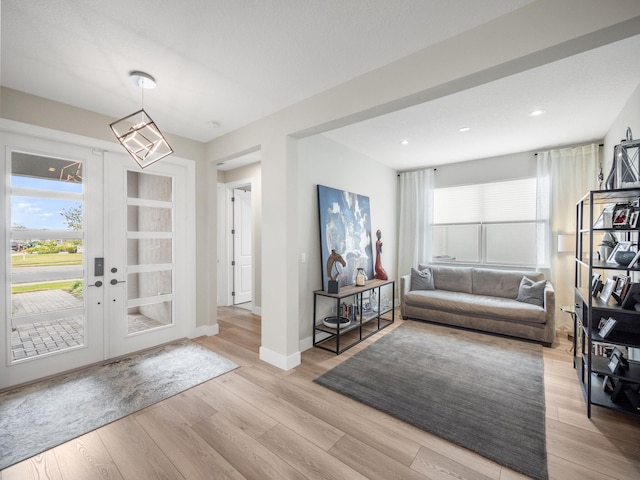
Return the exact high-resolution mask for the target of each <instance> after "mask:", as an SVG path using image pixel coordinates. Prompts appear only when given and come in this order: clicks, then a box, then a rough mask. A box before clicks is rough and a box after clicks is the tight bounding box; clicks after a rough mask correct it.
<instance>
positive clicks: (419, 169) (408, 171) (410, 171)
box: [398, 168, 438, 177]
mask: <svg viewBox="0 0 640 480" xmlns="http://www.w3.org/2000/svg"><path fill="white" fill-rule="evenodd" d="M422 170H433V171H434V172H437V171H438V169H437V168H418V169H416V170H405V171H404V172H400V173H398V177H399V176H400V175H402V174H403V173H412V172H421V171H422Z"/></svg>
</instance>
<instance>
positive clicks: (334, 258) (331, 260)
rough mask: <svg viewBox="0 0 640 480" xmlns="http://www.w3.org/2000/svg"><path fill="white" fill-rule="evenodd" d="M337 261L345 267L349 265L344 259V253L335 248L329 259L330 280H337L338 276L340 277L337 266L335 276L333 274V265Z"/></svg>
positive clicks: (328, 274) (328, 271) (328, 273)
mask: <svg viewBox="0 0 640 480" xmlns="http://www.w3.org/2000/svg"><path fill="white" fill-rule="evenodd" d="M336 262H338V263H339V264H340V265H342V266H343V267H346V266H347V262H345V261H344V258H342V255H340V254H339V253H338V252H336V251H335V250H331V255H329V259H328V260H327V276H328V277H329V280H335V279H336V278H338V275H339V274H340V272H339V271H338V269H337V267H336V274H335V276H334V275H333V265H334V264H335V263H336Z"/></svg>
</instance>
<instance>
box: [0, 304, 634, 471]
mask: <svg viewBox="0 0 640 480" xmlns="http://www.w3.org/2000/svg"><path fill="white" fill-rule="evenodd" d="M396 318H398V316H396ZM219 323H220V334H219V335H217V336H214V337H208V338H200V339H198V340H197V341H198V342H199V343H200V344H202V345H204V346H206V347H208V348H210V349H211V350H214V351H216V352H218V353H220V354H221V355H224V356H226V357H227V358H229V359H231V360H233V361H235V362H236V363H238V364H239V365H240V368H238V369H236V370H234V371H233V372H231V373H228V374H226V375H222V376H221V377H218V378H216V379H213V380H211V381H209V382H207V383H204V384H202V385H200V386H198V387H195V388H192V389H190V390H188V391H186V392H183V393H182V394H179V395H176V396H175V397H172V398H169V399H167V400H165V401H163V402H160V403H158V404H155V405H153V406H151V407H149V408H146V409H144V410H142V411H140V412H138V413H135V414H133V415H130V416H128V417H126V418H123V419H122V420H119V421H116V422H114V423H112V424H110V425H106V426H104V427H102V428H99V429H97V430H95V431H94V432H91V433H88V434H86V435H83V436H82V437H79V438H77V439H75V440H72V441H70V442H67V443H65V444H63V445H60V446H58V447H56V448H53V449H51V450H49V451H47V452H44V453H43V454H41V455H36V456H35V457H33V458H31V459H28V460H25V461H24V462H21V463H19V464H16V465H14V466H12V467H9V468H7V469H5V470H3V471H1V472H0V480H14V479H19V480H29V479H34V480H35V479H39V480H42V479H57V480H82V479H131V480H145V479H187V480H191V479H242V478H247V479H259V480H264V479H278V480H280V479H365V478H369V479H381V480H391V479H403V480H404V479H434V480H447V479H451V480H452V479H457V480H465V479H467V480H472V479H474V480H475V479H478V480H487V479H491V480H518V479H523V478H524V477H523V476H522V475H520V474H517V473H515V472H513V471H510V470H508V469H506V468H504V467H501V466H500V465H497V464H495V463H493V462H491V461H489V460H487V459H485V458H483V457H481V456H479V455H476V454H474V453H471V452H469V451H467V450H465V449H462V448H460V447H457V446H455V445H453V444H451V443H449V442H447V441H445V440H442V439H440V438H438V437H435V436H433V435H430V434H428V433H426V432H423V431H421V430H419V429H417V428H414V427H412V426H410V425H407V424H405V423H403V422H401V421H399V420H396V419H394V418H392V417H389V416H388V415H385V414H383V413H381V412H379V411H377V410H374V409H371V408H369V407H366V406H365V405H362V404H360V403H358V402H355V401H353V400H350V399H348V398H346V397H343V396H342V395H339V394H336V393H334V392H331V391H329V390H327V389H325V388H323V387H321V386H319V385H316V384H315V383H313V382H312V380H313V379H314V378H315V377H317V376H318V375H320V374H321V373H323V372H325V371H327V370H329V369H331V368H332V367H334V366H335V365H337V364H339V363H340V362H342V361H344V360H345V359H346V358H348V357H350V356H351V355H353V354H354V353H355V352H357V351H359V350H361V349H362V348H364V347H365V346H366V345H368V344H369V343H371V342H373V341H375V340H377V339H378V338H380V337H381V336H382V335H386V334H387V333H388V332H390V331H391V330H392V329H393V328H397V326H399V325H400V324H402V323H403V321H402V320H397V321H396V323H395V324H394V325H393V326H391V327H389V328H387V329H386V330H384V331H382V332H380V333H379V334H378V335H375V336H373V337H372V338H370V339H368V340H367V341H366V342H363V343H362V344H360V345H358V346H356V347H354V348H352V349H351V350H349V351H347V352H345V353H344V354H342V355H340V356H335V355H332V354H331V353H328V352H324V351H321V350H319V349H311V350H309V351H306V352H304V353H303V354H302V364H301V365H300V366H299V367H297V368H295V369H293V370H291V371H289V372H283V371H281V370H279V369H277V368H275V367H273V366H271V365H268V364H266V363H264V362H262V361H260V360H259V359H258V349H259V345H260V318H259V317H256V316H255V315H252V314H251V313H250V312H248V311H246V310H243V309H238V308H221V309H220V310H219ZM570 349H571V344H570V342H569V341H567V340H566V339H558V340H557V341H556V342H555V344H554V346H553V348H545V349H544V362H545V392H546V406H547V418H546V428H547V451H548V466H549V477H550V479H552V480H573V479H576V480H577V479H580V480H596V479H598V480H603V479H604V480H606V479H621V480H626V479H628V480H632V479H635V480H637V479H640V417H632V416H628V415H623V414H619V413H616V412H612V411H609V410H606V409H602V408H599V407H594V411H593V416H592V418H591V420H589V419H588V418H587V417H586V408H585V404H584V401H583V398H582V394H581V392H580V390H579V387H578V383H577V380H576V375H575V371H574V369H573V363H572V356H571V352H570ZM0 434H1V432H0Z"/></svg>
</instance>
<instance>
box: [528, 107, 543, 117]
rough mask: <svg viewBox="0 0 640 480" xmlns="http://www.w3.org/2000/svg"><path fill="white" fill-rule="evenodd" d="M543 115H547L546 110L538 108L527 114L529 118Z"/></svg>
mask: <svg viewBox="0 0 640 480" xmlns="http://www.w3.org/2000/svg"><path fill="white" fill-rule="evenodd" d="M545 113H547V111H546V110H544V109H542V108H539V109H538V110H533V111H532V112H529V116H530V117H539V116H540V115H544V114H545Z"/></svg>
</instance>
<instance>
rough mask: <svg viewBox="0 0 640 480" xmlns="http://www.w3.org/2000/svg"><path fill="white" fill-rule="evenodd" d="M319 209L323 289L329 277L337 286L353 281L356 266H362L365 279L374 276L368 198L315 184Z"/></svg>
mask: <svg viewBox="0 0 640 480" xmlns="http://www.w3.org/2000/svg"><path fill="white" fill-rule="evenodd" d="M318 212H319V217H320V258H321V262H322V268H321V270H322V289H323V290H327V289H328V283H329V278H330V277H333V278H334V279H335V280H337V281H338V284H339V286H340V287H343V286H346V285H353V284H355V282H356V273H357V272H358V268H363V269H364V271H365V273H366V275H367V278H369V279H371V278H373V250H372V242H371V212H370V207H369V197H366V196H364V195H358V194H356V193H352V192H347V191H345V190H338V189H336V188H331V187H326V186H324V185H318ZM335 254H338V255H339V257H340V259H341V260H342V261H341V260H340V259H338V258H337V257H336V256H335ZM329 257H332V262H331V270H332V271H331V272H329V271H328V267H329V264H328V262H329ZM334 259H335V260H336V261H334ZM342 262H344V264H343V263H342Z"/></svg>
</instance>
